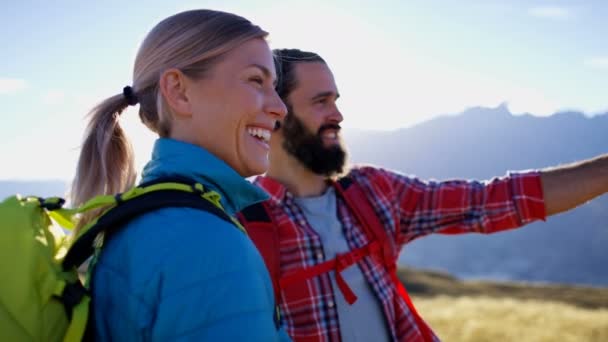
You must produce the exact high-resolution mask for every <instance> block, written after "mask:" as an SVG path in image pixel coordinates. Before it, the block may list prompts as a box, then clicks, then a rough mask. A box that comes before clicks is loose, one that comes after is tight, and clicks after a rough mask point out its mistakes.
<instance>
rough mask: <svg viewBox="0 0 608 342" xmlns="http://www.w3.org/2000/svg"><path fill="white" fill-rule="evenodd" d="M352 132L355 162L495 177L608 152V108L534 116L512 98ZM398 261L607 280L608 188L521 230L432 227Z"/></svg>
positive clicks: (534, 277)
mask: <svg viewBox="0 0 608 342" xmlns="http://www.w3.org/2000/svg"><path fill="white" fill-rule="evenodd" d="M345 131H346V130H345ZM345 139H346V143H347V146H348V148H349V152H350V155H351V161H353V162H355V163H357V162H365V163H371V164H375V165H379V166H382V167H386V168H389V169H394V170H398V171H400V172H402V173H406V174H410V175H415V176H417V177H420V178H422V179H430V178H435V179H450V178H459V179H460V178H464V179H490V178H492V177H494V176H502V175H505V174H506V172H507V170H523V169H531V168H542V167H547V166H554V165H557V164H563V163H568V162H572V161H576V160H579V159H583V158H589V157H592V156H595V155H598V154H601V153H608V113H607V114H604V115H597V116H594V117H591V118H590V117H586V116H584V115H583V114H581V113H577V112H563V113H557V114H555V115H553V116H550V117H535V116H531V115H518V116H514V115H512V114H511V113H510V112H509V110H508V109H507V107H506V106H504V105H503V106H499V107H497V108H472V109H469V110H467V111H465V112H464V113H461V114H459V115H452V116H444V117H439V118H436V119H434V120H431V121H428V122H425V123H422V124H419V125H417V126H414V127H411V128H406V129H400V130H396V131H392V132H365V131H357V132H352V133H350V134H349V133H348V132H345ZM400 261H401V263H402V264H407V265H413V266H415V267H421V268H434V269H439V270H444V271H447V272H449V273H452V274H455V275H457V276H460V277H464V278H490V279H502V280H524V281H541V282H560V283H577V284H588V285H601V286H608V267H607V266H606V265H608V196H602V197H600V198H598V199H596V200H595V201H592V202H590V203H588V204H586V205H583V206H581V207H579V208H576V209H575V210H573V211H571V212H568V213H564V214H560V215H557V216H555V217H551V218H549V219H548V220H547V222H540V223H534V224H531V225H529V226H527V227H525V228H523V229H520V230H515V231H509V232H504V233H499V234H495V235H492V236H483V235H477V234H467V235H460V236H441V235H434V236H428V237H424V238H422V239H420V240H418V241H414V242H412V243H411V244H409V245H407V246H406V247H405V249H404V250H403V252H402V253H401V259H400Z"/></svg>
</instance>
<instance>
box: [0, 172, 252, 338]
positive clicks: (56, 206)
mask: <svg viewBox="0 0 608 342" xmlns="http://www.w3.org/2000/svg"><path fill="white" fill-rule="evenodd" d="M220 198H221V197H220V195H219V194H218V193H217V192H214V191H207V190H206V189H205V188H204V187H203V185H202V184H200V183H195V182H192V181H189V180H185V179H163V180H158V181H154V182H151V183H147V184H142V185H140V186H138V187H135V188H133V189H131V190H129V191H127V192H124V193H122V194H118V195H116V196H111V195H106V196H98V197H95V198H93V199H91V200H90V201H88V202H87V203H85V204H84V205H82V206H81V207H79V208H75V209H68V208H63V204H64V200H63V199H61V198H57V197H53V198H47V199H43V198H38V197H21V196H19V195H15V196H12V197H9V198H7V199H5V200H4V201H3V202H1V203H0V279H1V281H0V336H1V337H2V340H3V341H80V340H82V339H83V338H84V337H85V332H86V333H87V334H89V333H91V331H90V329H87V321H88V316H89V315H88V313H89V303H90V294H89V290H88V289H89V287H88V281H85V282H83V281H81V279H80V278H79V275H78V271H77V268H78V267H79V266H80V265H82V264H83V263H84V262H85V261H87V260H88V259H89V258H90V257H91V256H94V257H93V261H92V262H91V265H94V261H95V256H96V255H97V254H98V252H99V251H100V248H101V245H102V243H103V238H104V236H106V238H107V236H108V235H109V234H112V233H114V232H115V231H116V230H118V229H119V228H120V227H122V226H124V225H125V224H126V223H127V222H128V221H129V220H131V219H133V218H135V217H137V216H138V215H141V214H144V213H146V212H150V211H152V210H156V209H160V208H164V207H189V208H197V209H201V210H206V211H209V212H212V213H214V214H215V215H217V216H219V217H220V218H222V219H224V220H226V221H228V222H230V223H233V224H235V225H236V226H237V227H239V229H241V230H243V227H242V226H241V225H240V224H239V223H238V221H236V220H235V219H233V218H232V217H230V216H228V215H227V214H226V213H225V212H224V211H223V208H222V206H221V204H220ZM100 208H104V211H103V212H102V214H100V215H99V216H97V217H96V218H95V219H94V220H92V222H90V223H89V224H88V225H87V226H86V227H84V228H83V229H82V231H81V232H80V233H79V236H77V237H76V238H75V239H71V238H70V237H69V236H68V235H67V234H66V233H65V232H64V230H63V229H62V228H61V227H60V226H62V227H64V228H67V229H72V228H73V227H74V226H75V221H76V218H77V214H82V213H85V212H88V211H90V210H95V209H100ZM106 208H107V209H106ZM243 231H244V230H243ZM72 241H73V242H72ZM92 270H93V267H89V271H88V274H87V278H89V279H90V274H91V271H92ZM87 280H88V279H87ZM85 283H87V284H85ZM86 336H89V335H86Z"/></svg>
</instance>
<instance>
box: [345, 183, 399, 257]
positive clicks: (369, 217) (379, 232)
mask: <svg viewBox="0 0 608 342" xmlns="http://www.w3.org/2000/svg"><path fill="white" fill-rule="evenodd" d="M334 187H335V188H336V191H337V192H338V194H339V195H340V196H341V197H342V199H343V200H344V202H346V205H347V206H348V208H349V209H350V211H351V213H352V214H353V215H355V217H356V218H357V220H358V221H359V222H360V223H361V226H362V227H363V229H364V231H365V233H366V234H367V236H368V238H369V239H370V241H373V240H374V239H376V240H377V241H379V242H380V244H381V247H382V254H383V258H384V262H385V263H386V266H390V267H393V266H394V264H395V263H396V260H397V255H398V253H397V251H396V250H395V246H394V242H393V241H392V240H391V239H390V238H389V236H388V232H387V231H386V229H384V225H383V224H382V222H381V221H380V218H379V217H378V215H377V214H376V212H375V211H374V209H373V207H372V205H371V203H370V202H369V199H368V198H367V196H366V195H365V194H364V193H363V190H361V187H360V186H359V185H358V184H357V183H355V182H354V180H353V179H352V178H351V177H348V176H346V177H342V178H340V179H339V180H338V181H337V182H334Z"/></svg>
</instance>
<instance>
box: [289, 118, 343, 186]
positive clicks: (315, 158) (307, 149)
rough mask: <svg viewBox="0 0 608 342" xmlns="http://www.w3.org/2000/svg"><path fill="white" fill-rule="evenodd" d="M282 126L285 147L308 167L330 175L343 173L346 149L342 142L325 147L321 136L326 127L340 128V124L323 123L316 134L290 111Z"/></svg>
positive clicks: (316, 171) (317, 172) (321, 173)
mask: <svg viewBox="0 0 608 342" xmlns="http://www.w3.org/2000/svg"><path fill="white" fill-rule="evenodd" d="M281 127H282V134H283V138H284V140H283V148H284V149H285V150H286V151H287V153H289V154H291V155H292V156H294V157H295V158H296V159H297V160H299V161H300V162H301V163H302V164H303V165H304V166H305V167H306V168H308V169H309V170H310V171H312V172H314V173H315V174H318V175H324V176H328V177H332V176H335V175H339V174H341V173H342V171H343V170H344V164H346V150H345V149H344V147H343V146H342V142H341V141H339V143H338V144H337V145H332V146H329V147H325V146H324V144H323V139H322V138H321V135H322V133H323V131H325V130H326V129H335V130H336V131H338V130H340V126H339V125H337V124H326V125H322V126H321V127H320V128H319V131H318V132H317V134H314V133H312V132H311V131H310V130H309V129H307V128H306V127H305V126H304V123H303V122H302V121H301V120H300V119H298V118H297V117H296V116H295V115H294V114H293V113H288V114H287V116H286V117H285V120H283V123H282V125H281ZM338 139H339V138H338Z"/></svg>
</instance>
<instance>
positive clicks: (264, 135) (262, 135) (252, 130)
mask: <svg viewBox="0 0 608 342" xmlns="http://www.w3.org/2000/svg"><path fill="white" fill-rule="evenodd" d="M247 133H249V135H251V136H252V137H255V138H258V139H260V140H262V141H265V142H269V141H270V134H271V133H270V130H268V129H265V128H259V127H248V128H247Z"/></svg>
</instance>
